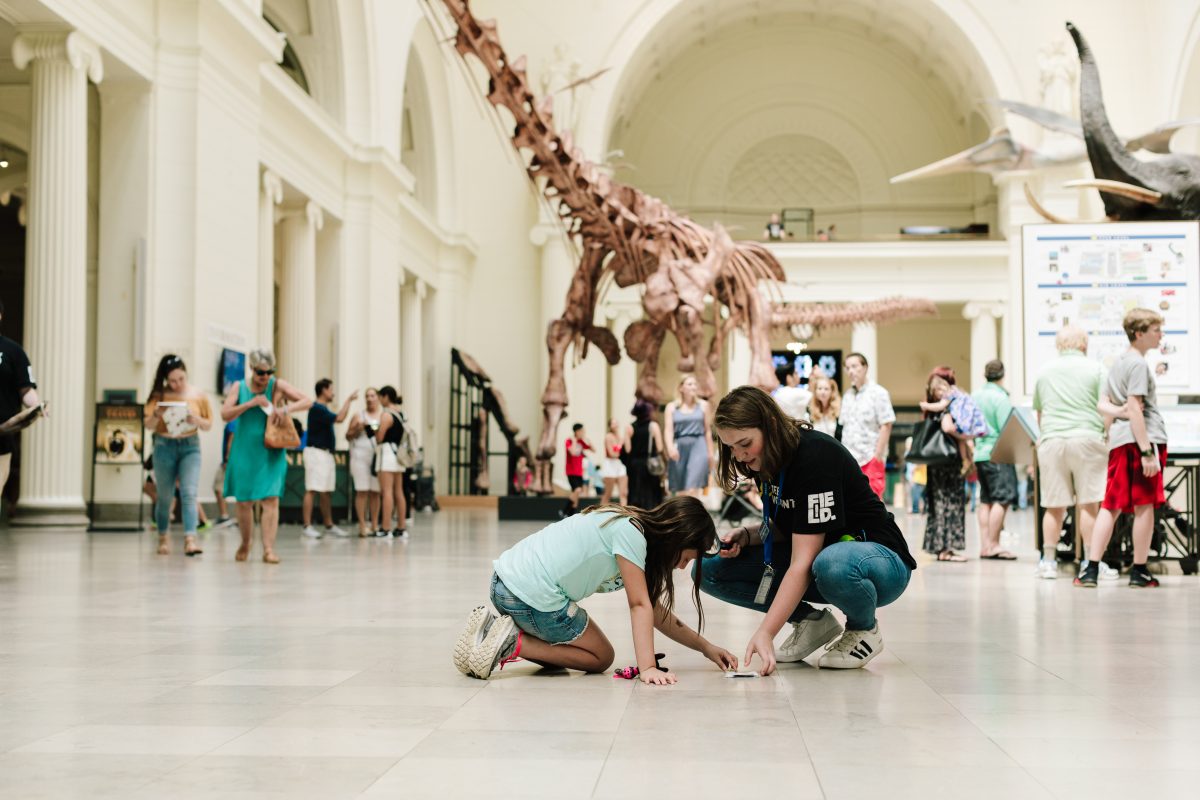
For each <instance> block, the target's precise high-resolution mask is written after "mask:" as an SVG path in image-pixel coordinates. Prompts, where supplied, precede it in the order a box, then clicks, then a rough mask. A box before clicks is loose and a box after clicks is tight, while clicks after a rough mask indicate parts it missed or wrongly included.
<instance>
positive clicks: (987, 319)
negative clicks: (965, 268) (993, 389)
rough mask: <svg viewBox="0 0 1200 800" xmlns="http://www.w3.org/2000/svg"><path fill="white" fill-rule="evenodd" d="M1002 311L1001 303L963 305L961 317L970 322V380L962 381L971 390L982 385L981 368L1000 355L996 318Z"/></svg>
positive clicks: (985, 381) (984, 380) (983, 380)
mask: <svg viewBox="0 0 1200 800" xmlns="http://www.w3.org/2000/svg"><path fill="white" fill-rule="evenodd" d="M1003 313H1004V305H1003V304H1002V303H977V302H971V303H967V304H966V305H964V306H963V317H964V318H965V319H968V320H970V322H971V380H970V381H962V380H960V381H959V383H960V384H967V385H969V386H970V387H971V389H970V390H971V391H975V390H976V389H978V388H980V387H982V386H983V385H984V384H985V383H987V380H986V379H985V378H984V377H983V368H984V367H985V366H987V362H989V361H991V360H992V359H993V358H997V357H999V355H1000V347H999V345H998V344H997V339H996V319H997V318H998V317H1000V316H1001V315H1002V314H1003Z"/></svg>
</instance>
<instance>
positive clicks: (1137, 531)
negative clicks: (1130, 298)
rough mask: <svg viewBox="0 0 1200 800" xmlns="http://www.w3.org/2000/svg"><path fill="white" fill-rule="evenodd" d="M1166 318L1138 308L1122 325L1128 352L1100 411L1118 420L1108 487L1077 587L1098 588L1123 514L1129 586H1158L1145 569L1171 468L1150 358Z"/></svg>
mask: <svg viewBox="0 0 1200 800" xmlns="http://www.w3.org/2000/svg"><path fill="white" fill-rule="evenodd" d="M1162 323H1163V318H1162V317H1160V316H1159V315H1158V314H1157V313H1155V312H1153V311H1150V310H1149V309H1145V308H1135V309H1133V310H1132V311H1130V312H1129V313H1128V314H1126V315H1125V320H1124V322H1123V323H1122V325H1123V327H1124V328H1125V335H1126V336H1127V337H1129V349H1128V350H1126V351H1125V352H1124V353H1123V354H1121V357H1120V358H1119V359H1117V363H1115V364H1113V366H1112V369H1110V370H1109V373H1108V386H1107V391H1106V397H1104V398H1102V399H1101V401H1100V410H1101V411H1102V412H1104V413H1108V414H1112V415H1113V416H1115V417H1117V420H1116V421H1115V422H1113V425H1112V428H1111V429H1110V430H1109V435H1108V482H1107V484H1106V485H1105V487H1104V502H1103V503H1101V504H1100V513H1099V514H1098V515H1097V517H1096V527H1095V530H1094V531H1093V533H1092V541H1091V544H1090V546H1089V550H1088V565H1087V567H1086V568H1085V569H1083V570H1081V571H1080V573H1079V577H1077V578H1076V579H1075V585H1076V586H1095V585H1096V579H1097V576H1098V573H1099V568H1100V567H1099V564H1100V559H1102V558H1103V557H1104V551H1105V550H1106V549H1107V548H1108V540H1109V539H1110V538H1112V531H1113V524H1114V523H1115V522H1116V518H1117V516H1118V515H1119V514H1121V513H1122V512H1124V513H1131V514H1133V567H1132V568H1131V569H1130V571H1129V585H1130V586H1133V587H1137V588H1153V587H1155V586H1158V580H1157V579H1156V578H1155V577H1154V576H1153V575H1151V574H1150V572H1149V570H1148V569H1147V568H1146V560H1147V559H1148V558H1149V557H1150V539H1151V537H1152V536H1153V535H1154V509H1155V508H1156V507H1158V506H1160V505H1162V504H1163V502H1164V501H1165V497H1164V496H1163V481H1162V469H1163V467H1164V466H1165V465H1166V462H1167V429H1166V426H1165V425H1164V424H1163V419H1162V414H1160V413H1159V411H1158V396H1157V393H1156V392H1155V388H1154V374H1153V373H1152V372H1151V371H1150V365H1149V364H1147V363H1146V353H1147V352H1148V351H1150V350H1154V349H1156V348H1157V347H1158V345H1159V343H1160V342H1161V341H1162Z"/></svg>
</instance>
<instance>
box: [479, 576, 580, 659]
mask: <svg viewBox="0 0 1200 800" xmlns="http://www.w3.org/2000/svg"><path fill="white" fill-rule="evenodd" d="M492 605H493V606H495V607H496V610H497V611H499V612H500V613H501V614H507V615H508V616H510V617H512V618H513V622H515V623H517V627H518V628H520V629H521V630H523V631H525V632H526V633H528V634H529V635H530V636H536V637H537V638H539V639H541V640H542V641H543V642H546V643H547V644H569V643H571V642H573V641H575V640H576V639H578V638H579V637H580V636H583V632H584V631H586V630H587V626H588V615H587V612H586V611H584V610H583V609H582V608H580V607H579V606H578V605H577V604H576V603H575V601H573V600H568V601H567V603H566V605H564V606H563V607H562V608H560V609H558V610H557V611H538V610H537V609H536V608H534V607H533V606H531V605H529V604H528V603H526V602H525V601H524V600H522V599H521V598H519V597H517V596H516V595H515V594H513V593H512V592H511V591H509V589H508V587H507V586H505V585H504V581H502V580H500V576H499V575H497V574H496V573H494V572H493V573H492Z"/></svg>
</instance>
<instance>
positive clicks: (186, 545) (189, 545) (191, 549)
mask: <svg viewBox="0 0 1200 800" xmlns="http://www.w3.org/2000/svg"><path fill="white" fill-rule="evenodd" d="M203 552H204V551H203V550H201V549H200V548H199V547H196V537H195V536H185V537H183V554H184V555H185V556H198V555H200V554H201V553H203Z"/></svg>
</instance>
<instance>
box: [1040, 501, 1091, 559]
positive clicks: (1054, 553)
mask: <svg viewBox="0 0 1200 800" xmlns="http://www.w3.org/2000/svg"><path fill="white" fill-rule="evenodd" d="M1066 518H1067V510H1066V509H1065V508H1047V509H1046V513H1045V514H1043V515H1042V558H1044V559H1045V560H1047V561H1054V560H1056V559H1057V558H1058V540H1059V539H1061V538H1062V529H1063V522H1064V521H1065V520H1066ZM1095 522H1096V518H1095V517H1094V516H1093V517H1092V523H1093V524H1095ZM1075 530H1076V532H1078V531H1079V521H1078V520H1076V522H1075ZM1079 541H1080V542H1082V543H1083V545H1084V549H1085V550H1086V549H1087V539H1084V538H1082V536H1081V538H1080V539H1079Z"/></svg>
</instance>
